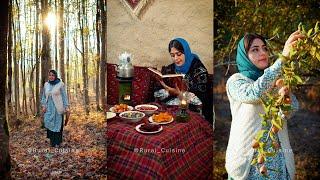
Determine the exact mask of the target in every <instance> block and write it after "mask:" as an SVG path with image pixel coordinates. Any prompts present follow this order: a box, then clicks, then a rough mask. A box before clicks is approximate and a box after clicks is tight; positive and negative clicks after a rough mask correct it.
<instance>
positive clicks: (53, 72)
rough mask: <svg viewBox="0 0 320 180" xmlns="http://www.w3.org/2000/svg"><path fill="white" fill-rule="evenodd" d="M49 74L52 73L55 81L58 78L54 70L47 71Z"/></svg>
mask: <svg viewBox="0 0 320 180" xmlns="http://www.w3.org/2000/svg"><path fill="white" fill-rule="evenodd" d="M49 73H52V74H53V75H54V76H55V77H56V79H57V78H58V73H57V71H56V70H54V69H51V70H50V71H49Z"/></svg>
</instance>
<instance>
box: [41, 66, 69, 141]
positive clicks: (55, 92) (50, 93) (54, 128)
mask: <svg viewBox="0 0 320 180" xmlns="http://www.w3.org/2000/svg"><path fill="white" fill-rule="evenodd" d="M41 105H42V112H43V113H44V126H45V127H46V128H47V138H49V139H50V143H51V146H52V147H57V146H59V145H60V144H61V142H62V131H63V117H64V116H63V114H64V113H66V112H69V103H68V96H67V93H66V89H65V85H64V83H63V82H62V81H61V80H60V79H59V78H58V76H57V72H56V71H55V70H50V71H49V81H48V82H46V83H45V84H44V88H43V93H42V98H41Z"/></svg>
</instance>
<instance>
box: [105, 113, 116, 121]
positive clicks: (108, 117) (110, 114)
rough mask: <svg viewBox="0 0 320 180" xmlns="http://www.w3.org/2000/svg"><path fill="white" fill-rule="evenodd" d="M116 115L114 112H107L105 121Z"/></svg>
mask: <svg viewBox="0 0 320 180" xmlns="http://www.w3.org/2000/svg"><path fill="white" fill-rule="evenodd" d="M116 115H117V114H116V113H114V112H107V119H111V118H114V117H116Z"/></svg>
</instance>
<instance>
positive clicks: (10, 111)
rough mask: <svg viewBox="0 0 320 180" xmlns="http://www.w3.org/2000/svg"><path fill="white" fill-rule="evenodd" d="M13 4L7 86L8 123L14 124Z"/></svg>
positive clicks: (10, 10)
mask: <svg viewBox="0 0 320 180" xmlns="http://www.w3.org/2000/svg"><path fill="white" fill-rule="evenodd" d="M12 21H13V18H12V3H11V2H9V22H8V26H9V30H8V33H9V34H8V86H7V93H6V98H7V109H8V122H9V121H11V122H13V121H14V120H15V119H16V116H15V113H14V111H13V104H12V78H13V77H12V63H13V62H12Z"/></svg>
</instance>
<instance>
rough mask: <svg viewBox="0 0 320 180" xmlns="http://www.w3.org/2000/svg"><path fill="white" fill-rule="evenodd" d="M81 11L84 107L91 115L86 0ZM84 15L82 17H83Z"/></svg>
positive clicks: (82, 2)
mask: <svg viewBox="0 0 320 180" xmlns="http://www.w3.org/2000/svg"><path fill="white" fill-rule="evenodd" d="M81 11H82V14H81V13H79V23H80V32H81V44H82V76H83V92H84V106H85V111H86V114H87V115H89V93H88V85H89V84H88V33H89V32H88V26H87V23H86V21H85V20H86V18H87V16H86V15H87V14H86V4H85V0H82V1H81ZM81 15H82V16H81Z"/></svg>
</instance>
